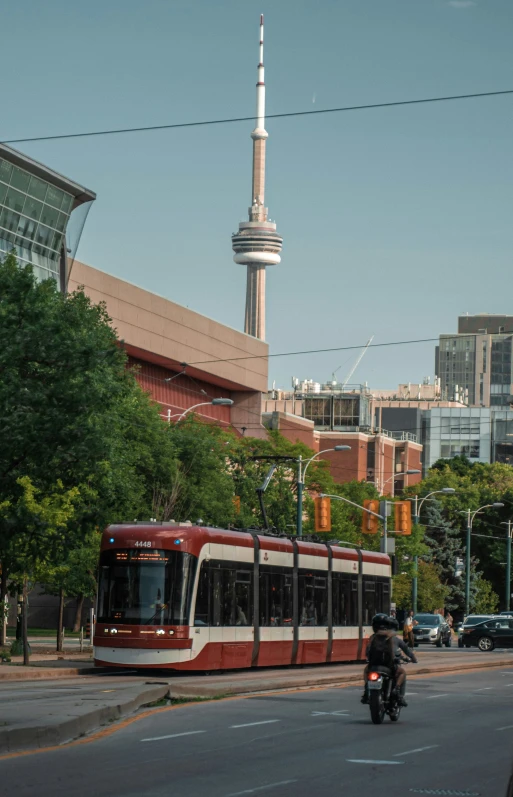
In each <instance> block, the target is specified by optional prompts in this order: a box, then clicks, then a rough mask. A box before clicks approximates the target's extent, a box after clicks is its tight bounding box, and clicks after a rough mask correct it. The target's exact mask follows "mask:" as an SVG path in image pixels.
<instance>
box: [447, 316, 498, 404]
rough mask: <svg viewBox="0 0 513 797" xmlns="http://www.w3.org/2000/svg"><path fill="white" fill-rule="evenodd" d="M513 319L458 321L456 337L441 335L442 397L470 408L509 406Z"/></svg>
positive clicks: (483, 318) (492, 318) (474, 317)
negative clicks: (462, 403) (461, 402)
mask: <svg viewBox="0 0 513 797" xmlns="http://www.w3.org/2000/svg"><path fill="white" fill-rule="evenodd" d="M512 342H513V316H507V315H493V314H489V313H481V314H479V315H474V316H469V315H465V316H460V317H459V318H458V332H457V333H456V334H443V335H440V342H439V345H438V346H437V348H436V354H435V373H436V375H437V377H438V378H439V380H440V386H441V392H442V397H443V398H445V399H447V400H449V401H453V400H456V401H458V400H459V401H463V402H464V403H465V404H466V405H467V406H469V407H508V406H509V396H510V394H511V393H512V390H513V346H512Z"/></svg>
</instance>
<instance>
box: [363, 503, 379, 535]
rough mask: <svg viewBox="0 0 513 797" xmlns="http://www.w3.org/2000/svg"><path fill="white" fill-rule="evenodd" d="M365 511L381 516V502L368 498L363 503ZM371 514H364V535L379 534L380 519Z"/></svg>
mask: <svg viewBox="0 0 513 797" xmlns="http://www.w3.org/2000/svg"><path fill="white" fill-rule="evenodd" d="M363 506H364V508H365V509H368V510H369V512H375V513H376V515H379V501H378V499H377V498H366V499H365V501H364V502H363ZM369 512H363V517H362V531H363V533H364V534H377V533H378V529H379V518H377V517H376V515H371V514H369Z"/></svg>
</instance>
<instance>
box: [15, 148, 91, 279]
mask: <svg viewBox="0 0 513 797" xmlns="http://www.w3.org/2000/svg"><path fill="white" fill-rule="evenodd" d="M94 199H96V194H95V193H93V192H92V191H89V190H88V189H87V188H84V187H83V186H81V185H78V184H77V183H75V182H73V181H72V180H68V178H67V177H63V176H62V175H61V174H58V173H57V172H54V171H53V170H52V169H49V168H48V167H47V166H43V164H41V163H38V162H37V161H35V160H32V158H29V157H27V156H26V155H23V154H22V153H21V152H17V150H15V149H11V147H8V146H6V145H5V144H0V257H4V256H5V255H6V254H7V253H9V252H11V251H12V250H14V251H15V252H16V256H17V258H18V261H19V262H20V264H26V263H30V264H31V265H32V266H33V268H34V273H35V275H36V277H37V279H39V280H44V279H48V278H51V279H54V280H56V282H58V284H59V286H60V288H61V290H63V291H64V290H66V288H67V282H68V276H69V268H70V263H71V262H72V260H73V257H74V254H75V251H76V247H77V246H78V240H79V238H80V234H81V232H82V228H83V225H84V222H85V218H86V216H87V210H88V209H89V207H90V203H91V202H92V201H93V200H94ZM79 207H80V208H82V211H77V209H78V208H79ZM77 215H78V216H79V218H78V219H77V224H76V225H74V226H75V229H74V230H73V231H72V232H71V233H70V229H69V228H68V224H69V222H70V217H71V220H72V221H73V220H74V218H76V216H77ZM71 226H73V225H70V228H71Z"/></svg>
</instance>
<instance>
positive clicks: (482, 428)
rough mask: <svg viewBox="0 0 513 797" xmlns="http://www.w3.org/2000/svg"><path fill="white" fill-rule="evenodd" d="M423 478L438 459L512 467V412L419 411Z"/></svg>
mask: <svg viewBox="0 0 513 797" xmlns="http://www.w3.org/2000/svg"><path fill="white" fill-rule="evenodd" d="M422 443H423V446H424V454H423V466H424V474H425V473H426V472H427V470H428V469H429V468H430V467H431V466H432V465H434V463H435V462H436V461H437V460H438V459H450V458H451V457H455V456H465V457H467V458H468V459H470V461H471V462H506V463H510V464H513V410H495V409H493V408H490V407H437V408H433V409H431V410H423V411H422Z"/></svg>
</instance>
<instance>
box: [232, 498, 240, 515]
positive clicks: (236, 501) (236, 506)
mask: <svg viewBox="0 0 513 797" xmlns="http://www.w3.org/2000/svg"><path fill="white" fill-rule="evenodd" d="M232 502H233V508H234V509H235V514H236V515H240V495H234V496H233V498H232Z"/></svg>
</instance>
